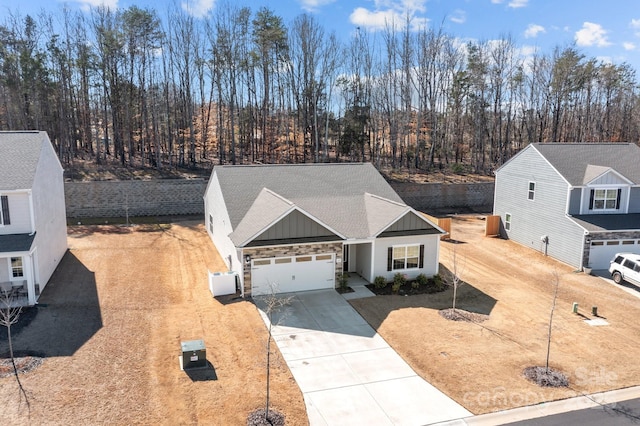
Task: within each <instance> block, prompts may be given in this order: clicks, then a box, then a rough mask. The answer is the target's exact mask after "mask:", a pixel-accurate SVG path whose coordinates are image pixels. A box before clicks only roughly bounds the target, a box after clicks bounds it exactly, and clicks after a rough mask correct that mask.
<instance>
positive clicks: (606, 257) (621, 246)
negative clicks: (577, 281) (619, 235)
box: [589, 239, 640, 269]
mask: <svg viewBox="0 0 640 426" xmlns="http://www.w3.org/2000/svg"><path fill="white" fill-rule="evenodd" d="M623 252H631V253H640V240H638V239H622V240H597V239H594V240H592V241H591V248H590V250H589V266H590V267H591V268H592V269H608V268H609V262H611V260H612V259H613V258H614V256H615V255H616V253H623Z"/></svg>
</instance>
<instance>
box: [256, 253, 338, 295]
mask: <svg viewBox="0 0 640 426" xmlns="http://www.w3.org/2000/svg"><path fill="white" fill-rule="evenodd" d="M334 287H335V255H334V254H313V255H301V256H292V257H276V258H269V259H254V260H252V261H251V293H252V295H261V294H270V293H272V292H274V293H289V292H292V291H307V290H318V289H324V288H334ZM272 288H273V289H272Z"/></svg>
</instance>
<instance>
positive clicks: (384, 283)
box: [373, 275, 387, 288]
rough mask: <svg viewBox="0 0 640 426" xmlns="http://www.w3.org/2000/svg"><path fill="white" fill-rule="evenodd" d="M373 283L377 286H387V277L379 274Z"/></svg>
mask: <svg viewBox="0 0 640 426" xmlns="http://www.w3.org/2000/svg"><path fill="white" fill-rule="evenodd" d="M373 285H374V287H375V288H385V287H386V286H387V279H386V278H385V277H382V276H380V275H378V276H377V277H376V278H375V279H374V280H373Z"/></svg>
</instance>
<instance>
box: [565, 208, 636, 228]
mask: <svg viewBox="0 0 640 426" xmlns="http://www.w3.org/2000/svg"><path fill="white" fill-rule="evenodd" d="M572 219H573V220H574V222H576V223H577V224H578V225H580V226H582V227H583V228H584V229H586V230H587V231H588V232H610V231H635V230H637V229H640V213H632V214H590V215H576V216H572Z"/></svg>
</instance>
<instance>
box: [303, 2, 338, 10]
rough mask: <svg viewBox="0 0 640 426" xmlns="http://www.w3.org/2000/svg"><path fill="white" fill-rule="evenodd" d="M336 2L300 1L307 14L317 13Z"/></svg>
mask: <svg viewBox="0 0 640 426" xmlns="http://www.w3.org/2000/svg"><path fill="white" fill-rule="evenodd" d="M335 1H336V0H298V3H300V6H301V7H302V9H303V10H306V11H307V12H317V11H318V10H319V9H320V8H321V7H323V6H326V5H328V4H331V3H333V2H335Z"/></svg>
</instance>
